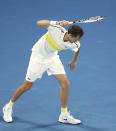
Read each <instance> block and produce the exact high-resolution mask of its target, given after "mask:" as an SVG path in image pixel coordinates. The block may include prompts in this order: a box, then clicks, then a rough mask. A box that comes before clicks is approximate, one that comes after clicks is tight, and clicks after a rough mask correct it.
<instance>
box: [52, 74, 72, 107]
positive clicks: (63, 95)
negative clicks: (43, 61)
mask: <svg viewBox="0 0 116 131" xmlns="http://www.w3.org/2000/svg"><path fill="white" fill-rule="evenodd" d="M54 76H55V77H56V79H57V80H58V82H59V84H60V100H61V107H62V108H66V107H67V103H68V90H69V81H68V79H67V76H66V75H65V74H57V75H54Z"/></svg>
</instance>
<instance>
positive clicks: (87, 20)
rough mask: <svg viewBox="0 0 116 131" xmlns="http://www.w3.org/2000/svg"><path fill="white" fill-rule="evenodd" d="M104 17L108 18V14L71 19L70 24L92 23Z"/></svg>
mask: <svg viewBox="0 0 116 131" xmlns="http://www.w3.org/2000/svg"><path fill="white" fill-rule="evenodd" d="M104 18H106V16H95V17H90V18H87V19H82V20H78V21H70V22H69V24H74V23H91V22H96V21H100V20H103V19H104Z"/></svg>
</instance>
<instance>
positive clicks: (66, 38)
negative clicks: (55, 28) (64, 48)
mask: <svg viewBox="0 0 116 131" xmlns="http://www.w3.org/2000/svg"><path fill="white" fill-rule="evenodd" d="M67 35H68V32H66V33H65V35H64V38H63V41H64V42H67V41H68V36H67Z"/></svg>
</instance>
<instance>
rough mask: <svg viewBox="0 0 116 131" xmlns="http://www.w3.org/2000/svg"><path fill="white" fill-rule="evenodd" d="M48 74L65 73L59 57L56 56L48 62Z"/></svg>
mask: <svg viewBox="0 0 116 131" xmlns="http://www.w3.org/2000/svg"><path fill="white" fill-rule="evenodd" d="M47 73H48V75H57V74H66V72H65V69H64V66H63V64H62V62H61V60H60V58H59V56H56V57H55V58H54V59H53V60H52V61H51V63H50V65H49V67H48V69H47Z"/></svg>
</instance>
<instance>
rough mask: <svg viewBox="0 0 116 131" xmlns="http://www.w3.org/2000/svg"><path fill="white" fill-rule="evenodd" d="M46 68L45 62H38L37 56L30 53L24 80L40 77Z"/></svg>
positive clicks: (31, 80)
mask: <svg viewBox="0 0 116 131" xmlns="http://www.w3.org/2000/svg"><path fill="white" fill-rule="evenodd" d="M40 61H41V60H40ZM47 68H48V65H47V64H45V63H41V62H39V58H38V57H36V56H34V55H32V56H31V58H30V61H29V65H28V69H27V74H26V80H27V81H30V82H33V81H35V80H36V79H37V78H41V77H42V75H43V73H44V72H45V71H46V70H47Z"/></svg>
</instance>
